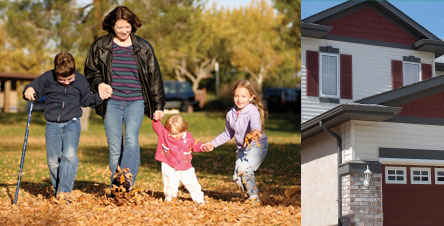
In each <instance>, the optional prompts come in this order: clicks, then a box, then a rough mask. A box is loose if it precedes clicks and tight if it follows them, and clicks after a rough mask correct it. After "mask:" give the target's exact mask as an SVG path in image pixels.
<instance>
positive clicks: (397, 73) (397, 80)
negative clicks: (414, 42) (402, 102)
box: [392, 60, 403, 89]
mask: <svg viewBox="0 0 444 226" xmlns="http://www.w3.org/2000/svg"><path fill="white" fill-rule="evenodd" d="M402 84H403V83H402V61H400V60H392V87H393V89H397V88H399V87H402Z"/></svg>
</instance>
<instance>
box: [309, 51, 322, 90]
mask: <svg viewBox="0 0 444 226" xmlns="http://www.w3.org/2000/svg"><path fill="white" fill-rule="evenodd" d="M306 64H307V96H315V97H317V96H319V52H317V51H310V50H307V63H306Z"/></svg>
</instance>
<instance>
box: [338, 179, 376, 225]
mask: <svg viewBox="0 0 444 226" xmlns="http://www.w3.org/2000/svg"><path fill="white" fill-rule="evenodd" d="M381 177H382V175H381V174H372V179H371V181H370V185H369V186H368V187H366V186H364V173H350V174H346V175H343V176H342V222H343V225H344V226H346V225H347V226H354V225H356V226H360V225H362V226H371V225H381V226H382V224H383V222H382V220H383V218H382V178H381Z"/></svg>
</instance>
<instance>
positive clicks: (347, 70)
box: [341, 54, 353, 99]
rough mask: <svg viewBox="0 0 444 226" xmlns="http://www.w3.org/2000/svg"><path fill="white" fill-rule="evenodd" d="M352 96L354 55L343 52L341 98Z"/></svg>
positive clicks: (350, 97)
mask: <svg viewBox="0 0 444 226" xmlns="http://www.w3.org/2000/svg"><path fill="white" fill-rule="evenodd" d="M352 98H353V84H352V56H351V55H344V54H341V99H352Z"/></svg>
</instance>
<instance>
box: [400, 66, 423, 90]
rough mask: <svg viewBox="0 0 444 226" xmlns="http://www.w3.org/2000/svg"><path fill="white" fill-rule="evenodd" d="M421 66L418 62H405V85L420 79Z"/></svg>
mask: <svg viewBox="0 0 444 226" xmlns="http://www.w3.org/2000/svg"><path fill="white" fill-rule="evenodd" d="M420 68H421V67H420V66H419V64H418V63H412V62H403V70H402V71H403V81H404V86H406V85H410V84H412V83H415V82H419V80H420V74H421V73H420Z"/></svg>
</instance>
